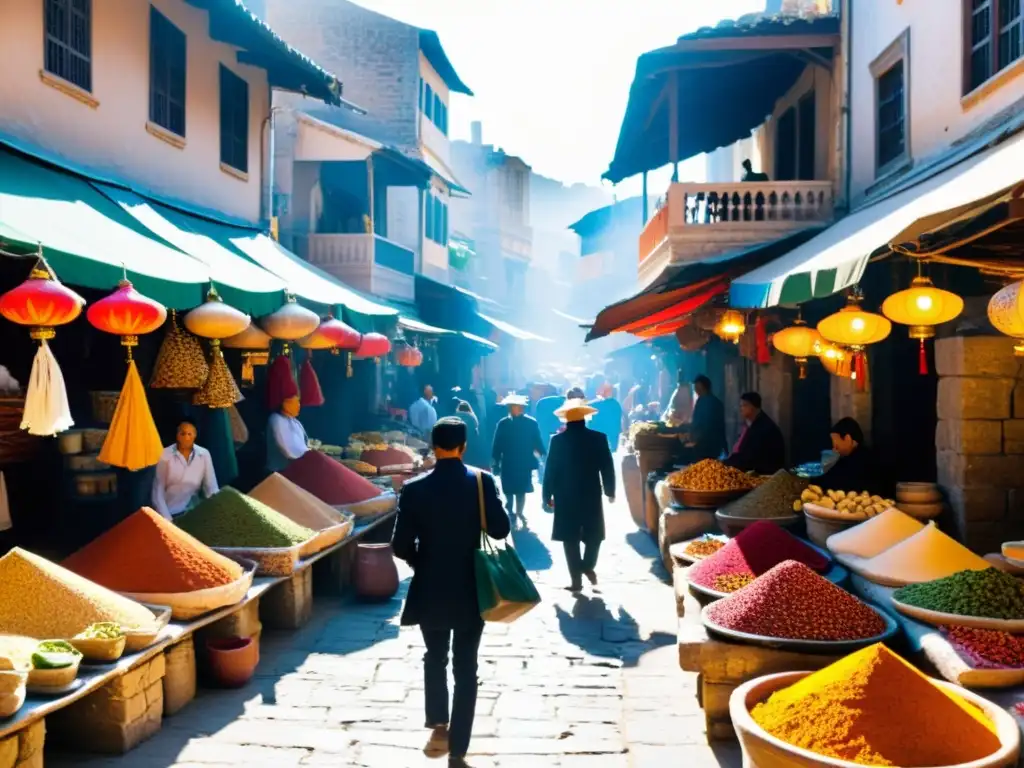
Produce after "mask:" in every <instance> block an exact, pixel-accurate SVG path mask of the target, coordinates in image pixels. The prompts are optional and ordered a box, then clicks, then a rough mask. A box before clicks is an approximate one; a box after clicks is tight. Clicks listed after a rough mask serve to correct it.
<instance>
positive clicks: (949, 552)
mask: <svg viewBox="0 0 1024 768" xmlns="http://www.w3.org/2000/svg"><path fill="white" fill-rule="evenodd" d="M991 567H992V566H991V564H990V563H989V562H988V561H987V560H984V559H982V558H980V557H978V556H977V555H976V554H974V553H973V552H971V550H969V549H968V548H967V547H965V546H964V545H963V544H961V543H960V542H958V541H956V540H955V539H953V538H950V537H949V536H947V535H946V534H944V533H943V532H942V531H940V530H939V529H938V528H937V527H935V523H928V525H926V526H925V527H924V528H923V529H921V530H920V531H919V532H918V533H915V534H914V535H913V536H911V537H910V538H908V539H904V540H903V541H901V542H900V543H899V544H897V545H896V546H894V547H891V548H890V549H887V550H885V551H884V552H882V553H881V554H880V555H876V556H875V557H873V558H871V559H870V560H868V561H867V562H866V563H864V564H863V565H862V566H861V575H862V576H864V577H865V578H866V579H872V578H876V579H878V580H880V581H885V582H897V583H900V582H902V583H904V584H919V583H921V582H923V581H932V580H934V579H941V578H943V577H945V576H951V575H952V574H954V573H957V572H958V571H966V570H972V571H985V570H988V569H989V568H991ZM922 607H923V606H922Z"/></svg>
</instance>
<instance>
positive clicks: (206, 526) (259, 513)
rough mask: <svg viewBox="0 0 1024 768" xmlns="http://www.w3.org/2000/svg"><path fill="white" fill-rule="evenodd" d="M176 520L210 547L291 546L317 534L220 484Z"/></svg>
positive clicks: (183, 528)
mask: <svg viewBox="0 0 1024 768" xmlns="http://www.w3.org/2000/svg"><path fill="white" fill-rule="evenodd" d="M328 461H330V459H328ZM175 522H176V523H177V524H178V526H179V527H180V528H181V529H182V530H184V531H187V532H188V533H191V534H192V535H193V536H195V537H196V538H197V539H199V540H200V541H201V542H203V543H204V544H209V545H210V546H211V547H258V548H275V547H291V546H294V545H295V544H301V543H302V542H304V541H309V540H310V539H311V538H313V536H315V535H316V533H315V532H314V531H311V530H310V529H309V528H306V527H305V526H302V525H299V524H298V523H295V522H293V521H291V520H289V519H288V518H287V517H285V516H284V515H282V514H281V513H280V512H275V511H274V510H273V509H271V508H270V507H268V506H267V505H266V504H264V503H263V502H261V501H256V499H254V498H252V497H250V496H247V495H245V494H244V493H239V492H238V491H236V490H235V489H234V488H221V489H220V490H219V491H218V492H217V493H215V494H214V495H213V496H211V497H210V498H208V499H204V500H203V501H202V502H200V504H199V505H198V506H196V507H195V508H193V509H191V510H189V511H188V512H186V513H185V514H183V515H181V516H180V517H178V518H177V519H176V520H175Z"/></svg>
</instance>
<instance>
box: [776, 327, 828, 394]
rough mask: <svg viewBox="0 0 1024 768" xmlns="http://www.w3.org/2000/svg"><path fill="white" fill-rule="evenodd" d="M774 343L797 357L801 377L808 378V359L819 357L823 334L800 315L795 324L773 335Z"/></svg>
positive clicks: (780, 350) (781, 349) (779, 348)
mask: <svg viewBox="0 0 1024 768" xmlns="http://www.w3.org/2000/svg"><path fill="white" fill-rule="evenodd" d="M772 344H773V345H774V346H775V348H776V349H777V350H779V352H782V353H783V354H784V355H789V356H790V357H793V358H795V360H796V365H797V370H799V372H800V373H799V376H800V378H801V379H806V378H807V359H808V358H810V357H817V356H818V353H817V348H818V346H819V345H820V344H821V334H820V333H818V332H817V331H816V330H815V329H814V328H811V327H810V326H809V325H807V323H805V322H804V321H803V319H802V318H801V317H800V316H799V315H798V316H797V318H796V320H795V321H794V322H793V325H791V326H789V327H788V328H783V329H782V330H781V331H778V332H777V333H775V334H774V335H773V336H772Z"/></svg>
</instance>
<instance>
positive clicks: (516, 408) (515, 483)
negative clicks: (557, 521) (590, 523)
mask: <svg viewBox="0 0 1024 768" xmlns="http://www.w3.org/2000/svg"><path fill="white" fill-rule="evenodd" d="M528 402H529V399H528V398H527V397H525V396H523V395H509V396H508V397H506V398H505V399H504V400H502V401H501V403H500V405H504V406H506V407H507V408H508V416H506V417H505V418H503V419H502V420H501V421H499V422H498V427H497V429H495V430H494V445H493V447H492V451H491V460H492V462H493V466H494V473H495V474H496V475H498V476H500V477H501V491H502V493H504V494H505V506H506V508H507V509H508V514H509V517H510V518H512V519H513V520H514V519H515V517H517V516H518V517H519V520H520V522H521V523H522V524H523V525H525V524H526V515H525V514H524V510H525V508H526V494H528V493H533V471H534V470H535V469H539V467H540V463H539V461H538V458H539V457H541V456H544V455H545V454H546V453H547V451H546V450H545V449H544V441H543V440H542V439H541V435H540V427H538V426H537V422H536V421H535V420H534V419H533V418H531V417H530V416H527V415H525V412H524V411H525V409H526V404H527V403H528Z"/></svg>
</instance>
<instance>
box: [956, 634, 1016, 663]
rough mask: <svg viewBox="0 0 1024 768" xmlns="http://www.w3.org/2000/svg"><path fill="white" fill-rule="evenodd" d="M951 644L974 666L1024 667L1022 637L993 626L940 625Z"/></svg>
mask: <svg viewBox="0 0 1024 768" xmlns="http://www.w3.org/2000/svg"><path fill="white" fill-rule="evenodd" d="M942 631H943V633H944V634H945V635H946V639H947V640H949V643H950V645H952V646H953V648H954V649H955V650H956V652H957V653H959V654H960V656H961V657H963V659H964V661H966V662H967V663H968V664H970V665H971V666H972V667H975V668H976V669H1000V668H1020V667H1024V638H1022V637H1017V636H1016V635H1011V634H1010V633H1009V632H1002V631H999V630H995V629H972V628H971V627H943V628H942Z"/></svg>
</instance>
